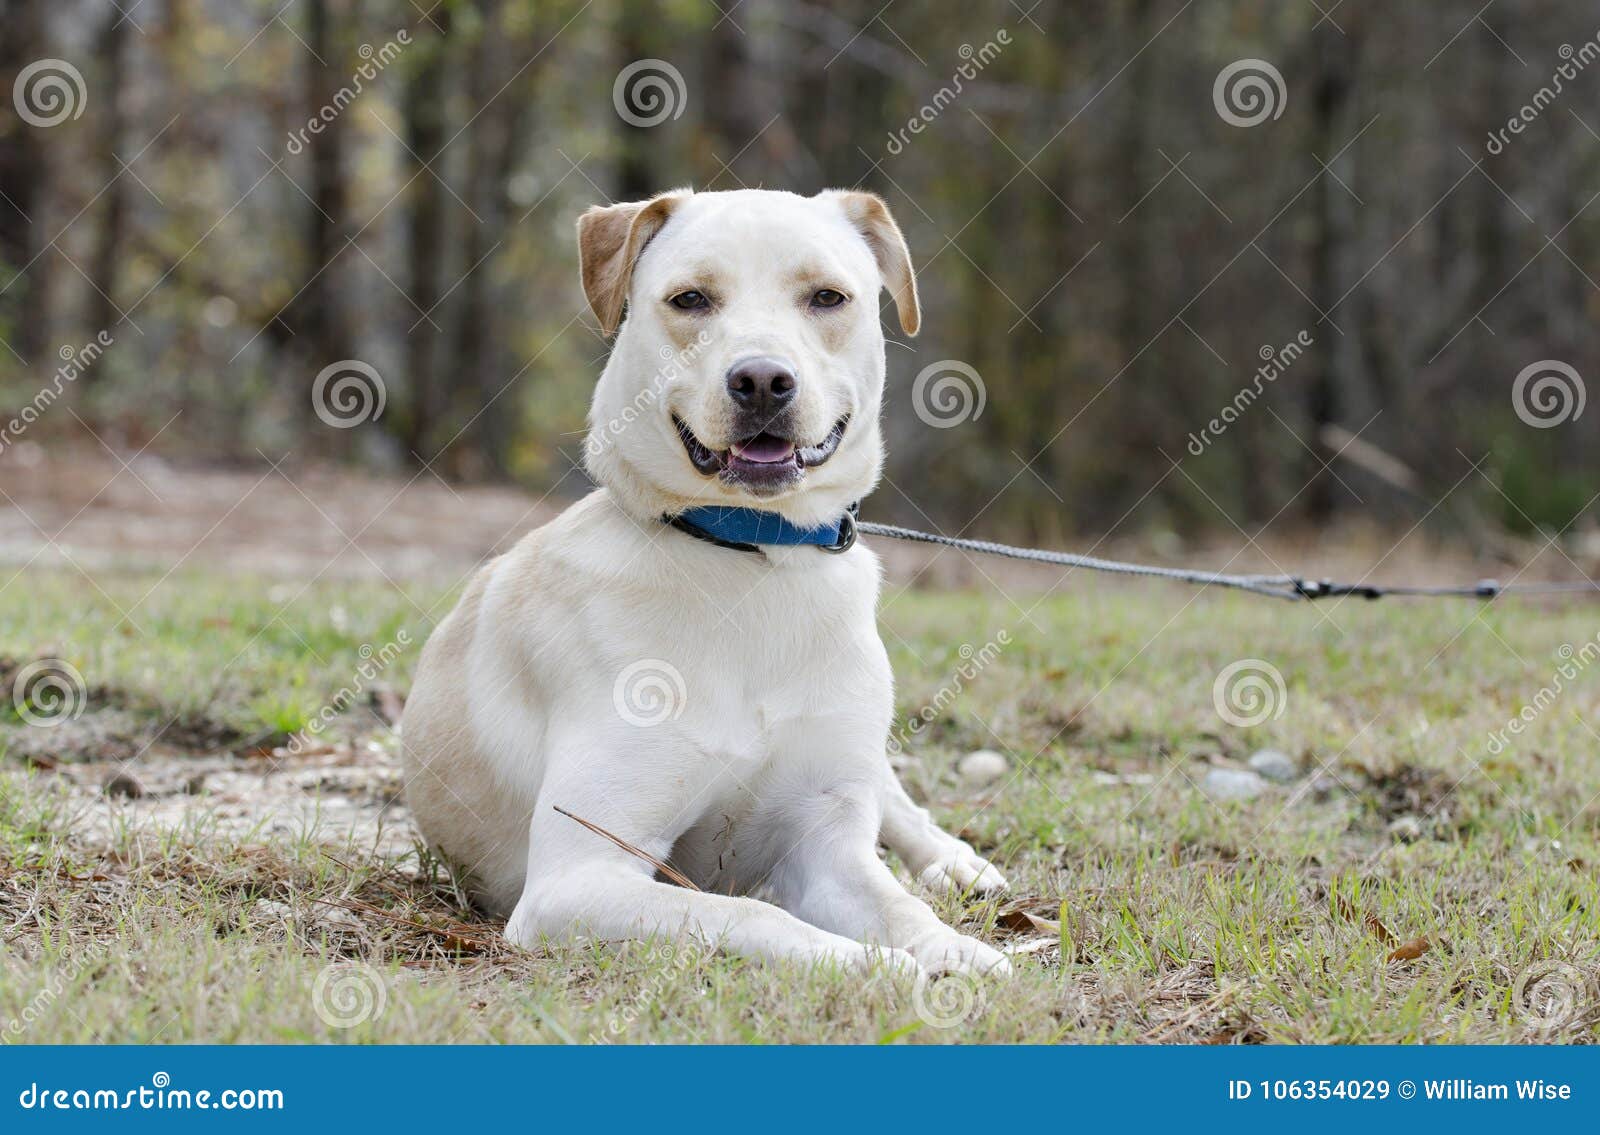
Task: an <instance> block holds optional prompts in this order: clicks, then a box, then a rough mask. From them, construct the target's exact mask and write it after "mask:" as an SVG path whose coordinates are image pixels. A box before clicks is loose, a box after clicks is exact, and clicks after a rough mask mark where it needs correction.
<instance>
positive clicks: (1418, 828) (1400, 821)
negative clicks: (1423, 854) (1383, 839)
mask: <svg viewBox="0 0 1600 1135" xmlns="http://www.w3.org/2000/svg"><path fill="white" fill-rule="evenodd" d="M1389 834H1390V835H1391V836H1393V837H1394V838H1395V839H1397V840H1400V841H1401V842H1402V843H1416V842H1417V840H1419V839H1421V838H1422V836H1423V834H1424V832H1423V827H1422V821H1421V820H1419V819H1417V817H1415V816H1396V817H1395V818H1394V819H1393V820H1390V821H1389Z"/></svg>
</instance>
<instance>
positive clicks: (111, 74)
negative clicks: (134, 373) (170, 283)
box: [81, 5, 132, 385]
mask: <svg viewBox="0 0 1600 1135" xmlns="http://www.w3.org/2000/svg"><path fill="white" fill-rule="evenodd" d="M131 23H132V21H131V20H127V19H124V18H123V10H122V9H120V8H118V7H117V6H115V5H112V7H111V9H110V10H109V11H108V12H107V13H106V22H105V27H104V28H103V29H102V30H101V32H100V61H101V63H100V66H101V74H102V75H104V76H105V100H104V101H105V106H106V110H105V114H104V119H103V123H104V125H103V127H102V132H101V138H100V146H101V147H102V149H103V150H104V151H105V164H104V166H102V167H101V168H102V170H103V171H104V172H103V176H102V178H101V181H102V183H103V184H105V186H106V190H105V194H104V196H103V197H102V198H101V200H102V201H103V202H104V203H105V208H104V210H103V211H102V212H101V214H100V229H99V231H98V232H97V233H96V234H95V252H94V267H93V276H92V279H93V281H94V289H93V292H94V294H93V295H92V296H91V297H90V301H89V303H90V311H89V330H90V333H91V334H93V333H98V332H99V331H102V330H109V329H110V328H111V327H112V326H113V324H114V323H115V322H116V321H117V320H118V319H119V318H120V316H119V315H118V314H117V313H118V308H117V300H116V295H117V278H118V272H117V266H118V264H119V263H120V262H121V259H122V246H123V240H124V236H125V234H126V229H127V216H128V181H129V178H130V176H131V175H129V174H124V173H122V171H121V167H120V166H119V165H118V162H117V159H118V157H119V156H120V155H121V154H122V150H123V141H124V139H125V137H126V134H127V121H128V114H127V102H128V97H129V96H128V90H127V88H128V81H127V62H126V57H127V41H128V28H129V26H130V24H131ZM113 334H115V332H113ZM101 373H102V369H101V368H99V367H94V368H91V369H90V370H89V371H88V372H87V373H86V374H85V375H84V376H83V379H82V380H81V381H82V382H83V383H84V384H86V385H87V384H91V383H93V382H95V381H96V380H97V376H98V375H100V374H101Z"/></svg>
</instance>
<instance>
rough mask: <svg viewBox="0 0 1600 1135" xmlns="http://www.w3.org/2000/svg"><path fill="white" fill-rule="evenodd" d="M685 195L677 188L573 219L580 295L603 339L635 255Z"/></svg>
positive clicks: (623, 296) (616, 314)
mask: <svg viewBox="0 0 1600 1135" xmlns="http://www.w3.org/2000/svg"><path fill="white" fill-rule="evenodd" d="M688 196H689V194H688V193H687V192H685V191H683V190H674V191H673V192H671V193H662V194H658V195H657V196H655V197H652V198H650V200H648V201H627V202H623V203H622V204H619V205H595V206H593V207H592V208H590V209H589V210H588V211H587V212H585V213H584V214H583V216H581V217H579V218H578V267H579V270H580V271H581V272H582V274H583V294H584V295H585V296H587V297H588V300H589V307H590V310H592V311H593V312H594V317H595V318H596V319H598V320H599V321H600V330H601V331H603V332H605V333H606V334H607V335H610V334H612V333H613V332H615V331H616V329H617V328H618V327H619V326H621V324H622V309H623V307H624V305H625V304H626V303H627V301H628V285H629V283H630V282H631V281H632V280H633V266H634V264H635V263H637V262H638V259H639V254H640V253H641V252H643V251H644V246H645V245H647V244H649V243H650V238H651V237H653V236H655V235H656V233H658V232H660V231H661V226H662V225H664V224H666V223H667V218H668V217H670V216H671V215H672V211H673V210H674V209H676V208H677V207H678V205H679V204H680V203H681V202H682V201H683V200H684V199H686V198H687V197H688Z"/></svg>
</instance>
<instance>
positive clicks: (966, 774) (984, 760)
mask: <svg viewBox="0 0 1600 1135" xmlns="http://www.w3.org/2000/svg"><path fill="white" fill-rule="evenodd" d="M1010 770H1011V762H1010V761H1008V760H1006V759H1005V757H1003V756H1001V755H1000V754H999V753H997V752H995V751H994V750H993V749H979V750H978V751H977V752H975V753H968V754H967V755H966V756H964V757H962V758H961V760H960V762H959V763H958V764H957V765H956V772H957V773H958V774H960V776H961V782H962V783H963V784H965V785H967V786H968V787H969V788H982V787H984V786H985V785H989V784H993V783H994V782H995V781H997V780H999V779H1000V778H1001V777H1002V776H1004V775H1005V774H1006V773H1007V772H1009V771H1010Z"/></svg>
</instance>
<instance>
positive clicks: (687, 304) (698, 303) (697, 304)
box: [667, 292, 711, 311]
mask: <svg viewBox="0 0 1600 1135" xmlns="http://www.w3.org/2000/svg"><path fill="white" fill-rule="evenodd" d="M667 302H668V303H670V304H671V305H672V306H673V307H675V308H677V309H678V310H679V311H704V310H705V309H706V308H708V307H710V306H711V301H710V300H709V299H707V298H706V296H705V293H704V292H679V293H678V294H677V295H675V296H673V297H671V298H670V299H668V300H667Z"/></svg>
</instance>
